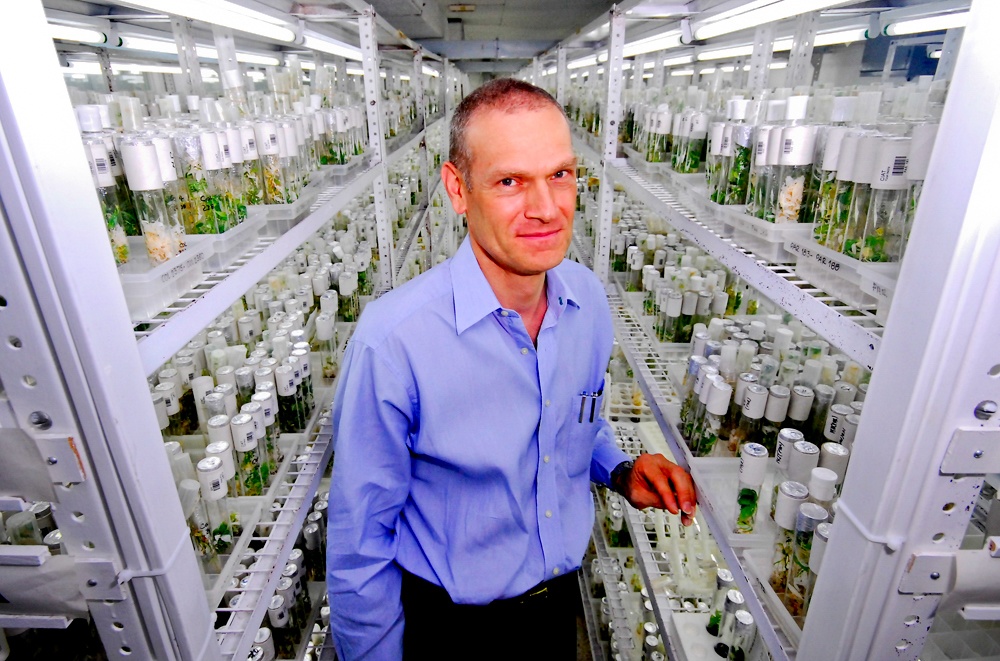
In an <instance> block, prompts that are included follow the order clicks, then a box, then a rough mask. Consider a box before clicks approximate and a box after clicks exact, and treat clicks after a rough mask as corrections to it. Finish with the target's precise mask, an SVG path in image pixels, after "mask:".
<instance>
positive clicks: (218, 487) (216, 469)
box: [197, 457, 240, 554]
mask: <svg viewBox="0 0 1000 661" xmlns="http://www.w3.org/2000/svg"><path fill="white" fill-rule="evenodd" d="M197 472H198V482H199V484H201V493H202V500H203V501H204V502H205V511H206V514H207V516H208V525H209V529H210V530H211V535H212V543H213V544H214V545H215V550H216V552H217V553H220V554H226V553H229V551H230V550H231V549H232V547H233V543H234V542H235V540H236V538H237V537H239V534H240V526H239V519H238V518H237V517H236V516H235V514H234V512H233V509H232V508H231V507H230V506H229V499H228V498H227V497H226V496H227V495H228V490H229V485H228V484H227V483H226V479H225V476H224V475H223V466H222V459H220V458H219V457H205V458H204V459H202V460H201V461H199V462H198V466H197Z"/></svg>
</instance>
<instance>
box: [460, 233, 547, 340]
mask: <svg viewBox="0 0 1000 661" xmlns="http://www.w3.org/2000/svg"><path fill="white" fill-rule="evenodd" d="M472 252H473V254H474V255H475V256H476V261H477V262H478V263H479V268H480V269H482V271H483V275H484V276H485V277H486V282H488V283H489V284H490V288H491V289H492V290H493V293H494V294H495V295H496V297H497V300H498V301H500V305H502V306H503V307H505V308H507V309H509V310H514V311H515V312H517V313H518V314H519V315H520V316H521V319H522V320H523V321H524V326H525V329H526V330H527V331H528V335H530V336H531V341H532V342H535V341H536V339H537V337H538V331H539V329H541V326H542V319H543V318H544V317H545V312H546V310H548V298H547V297H546V291H545V273H539V274H537V275H517V274H515V273H511V272H509V271H506V270H504V269H502V268H500V266H498V265H497V264H496V263H495V262H494V261H493V260H492V259H490V257H489V256H488V255H487V254H485V253H484V252H483V251H482V250H481V249H480V248H479V247H478V246H477V245H475V243H473V245H472Z"/></svg>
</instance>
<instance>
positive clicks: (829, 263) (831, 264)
mask: <svg viewBox="0 0 1000 661" xmlns="http://www.w3.org/2000/svg"><path fill="white" fill-rule="evenodd" d="M816 262H817V263H819V264H822V265H823V266H825V267H827V268H828V269H830V270H831V271H839V270H840V262H838V261H836V260H833V259H830V258H829V257H827V256H826V255H820V254H819V253H817V254H816Z"/></svg>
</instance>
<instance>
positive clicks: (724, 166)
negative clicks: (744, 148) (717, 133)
mask: <svg viewBox="0 0 1000 661" xmlns="http://www.w3.org/2000/svg"><path fill="white" fill-rule="evenodd" d="M734 105H735V101H730V102H729V113H728V114H729V116H730V118H732V115H733V112H734V111H733V106H734ZM735 128H736V124H735V123H734V122H732V121H729V122H726V124H725V126H724V127H723V128H722V143H721V144H720V145H719V157H720V163H719V175H718V180H717V181H716V183H715V188H714V190H713V191H712V192H711V196H710V198H709V199H711V200H712V201H713V202H715V203H716V204H725V202H726V190H727V189H728V187H729V170H730V169H731V168H732V166H733V154H734V153H735V152H734V149H733V129H735Z"/></svg>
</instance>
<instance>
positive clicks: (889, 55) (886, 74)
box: [882, 41, 896, 82]
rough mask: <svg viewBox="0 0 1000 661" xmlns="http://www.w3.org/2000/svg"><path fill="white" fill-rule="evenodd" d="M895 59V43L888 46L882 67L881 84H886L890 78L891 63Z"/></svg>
mask: <svg viewBox="0 0 1000 661" xmlns="http://www.w3.org/2000/svg"><path fill="white" fill-rule="evenodd" d="M895 59H896V42H895V41H893V42H891V43H890V44H889V50H888V51H887V52H886V54H885V64H884V65H882V82H886V81H888V80H889V78H890V77H891V76H892V63H893V61H894V60H895Z"/></svg>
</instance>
